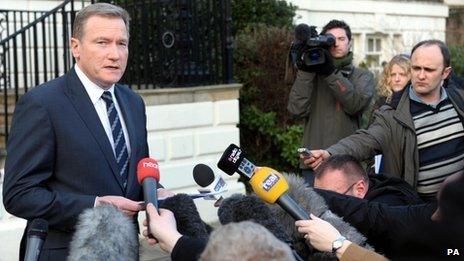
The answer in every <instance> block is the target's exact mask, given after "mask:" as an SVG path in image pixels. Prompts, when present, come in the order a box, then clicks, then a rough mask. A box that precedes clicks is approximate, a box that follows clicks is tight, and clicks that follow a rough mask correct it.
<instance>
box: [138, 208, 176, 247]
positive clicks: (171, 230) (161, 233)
mask: <svg viewBox="0 0 464 261" xmlns="http://www.w3.org/2000/svg"><path fill="white" fill-rule="evenodd" d="M146 211H147V213H148V216H149V219H150V233H151V234H152V235H153V237H154V238H148V231H147V220H146V219H145V220H144V221H143V225H144V226H145V229H144V230H143V232H142V233H143V235H144V236H145V237H147V240H148V244H150V245H155V244H156V243H159V244H160V248H161V249H162V250H164V251H166V252H168V253H171V252H172V249H173V248H174V246H175V245H176V243H177V241H178V240H179V238H181V237H182V235H181V234H180V233H179V232H178V231H177V225H176V219H175V218H174V214H173V213H172V212H171V211H169V210H167V209H163V208H160V209H159V214H158V212H157V211H156V209H155V207H154V206H153V204H151V203H150V204H148V206H147V210H146Z"/></svg>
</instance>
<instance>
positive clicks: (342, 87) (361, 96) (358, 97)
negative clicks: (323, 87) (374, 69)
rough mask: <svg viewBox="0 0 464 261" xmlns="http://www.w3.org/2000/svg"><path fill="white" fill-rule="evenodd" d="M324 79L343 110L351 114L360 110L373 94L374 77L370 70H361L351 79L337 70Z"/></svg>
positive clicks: (353, 114) (355, 113)
mask: <svg viewBox="0 0 464 261" xmlns="http://www.w3.org/2000/svg"><path fill="white" fill-rule="evenodd" d="M325 81H326V82H327V84H328V87H329V90H331V92H332V95H333V96H334V97H335V99H336V100H337V101H339V102H340V103H341V104H342V107H343V110H344V111H345V112H346V113H347V114H349V115H352V116H355V115H357V114H358V113H360V112H362V111H363V110H364V108H366V106H367V105H368V104H369V103H370V101H371V100H372V97H373V96H374V86H375V84H374V77H373V76H372V74H371V73H370V72H365V71H363V72H362V73H360V74H359V75H355V76H353V78H352V79H348V78H346V77H344V76H343V75H342V73H341V72H337V73H333V74H331V75H329V76H327V77H326V78H325Z"/></svg>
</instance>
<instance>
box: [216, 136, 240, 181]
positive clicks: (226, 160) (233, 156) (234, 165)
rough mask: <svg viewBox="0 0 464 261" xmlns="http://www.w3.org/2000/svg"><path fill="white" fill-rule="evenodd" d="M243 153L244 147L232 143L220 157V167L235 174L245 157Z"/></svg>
mask: <svg viewBox="0 0 464 261" xmlns="http://www.w3.org/2000/svg"><path fill="white" fill-rule="evenodd" d="M243 154H244V153H243V151H242V149H240V148H239V147H238V146H237V145H235V144H230V145H229V147H227V149H226V150H225V151H224V153H223V154H222V156H221V158H220V159H219V161H218V164H217V166H218V168H219V169H220V170H222V171H224V172H225V173H227V174H229V175H233V174H234V173H235V172H236V171H237V170H238V167H239V166H240V163H241V162H242V160H243V158H244V157H245V155H243Z"/></svg>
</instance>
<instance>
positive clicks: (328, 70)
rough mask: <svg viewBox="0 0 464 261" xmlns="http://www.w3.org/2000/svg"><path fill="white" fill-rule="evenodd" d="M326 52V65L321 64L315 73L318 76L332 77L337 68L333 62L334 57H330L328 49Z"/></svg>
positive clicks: (317, 66) (316, 67)
mask: <svg viewBox="0 0 464 261" xmlns="http://www.w3.org/2000/svg"><path fill="white" fill-rule="evenodd" d="M323 50H324V51H323V52H324V59H325V63H323V64H319V65H316V66H315V70H314V72H315V73H316V74H322V75H330V74H332V73H333V72H334V71H335V66H334V64H333V60H332V55H330V52H329V51H328V50H326V49H323Z"/></svg>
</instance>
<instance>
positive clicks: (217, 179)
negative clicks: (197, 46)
mask: <svg viewBox="0 0 464 261" xmlns="http://www.w3.org/2000/svg"><path fill="white" fill-rule="evenodd" d="M193 179H194V180H195V182H196V183H197V184H198V185H199V186H201V187H202V188H201V189H198V192H200V193H213V194H218V193H223V192H226V191H227V190H228V188H227V183H226V181H225V180H224V179H223V178H222V177H221V175H216V176H215V175H214V172H213V170H212V169H211V168H210V167H209V166H208V165H205V164H201V163H200V164H197V165H196V166H195V167H194V168H193ZM212 198H213V199H215V196H214V195H212ZM205 199H210V197H206V198H205Z"/></svg>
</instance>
